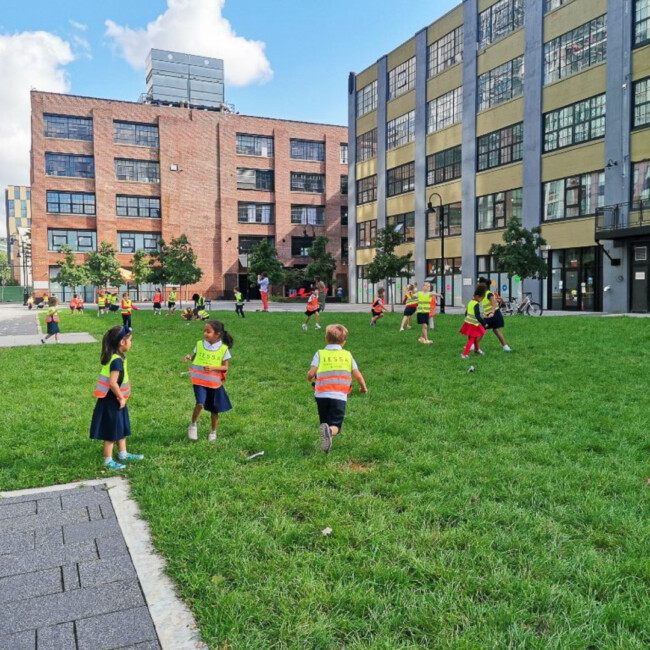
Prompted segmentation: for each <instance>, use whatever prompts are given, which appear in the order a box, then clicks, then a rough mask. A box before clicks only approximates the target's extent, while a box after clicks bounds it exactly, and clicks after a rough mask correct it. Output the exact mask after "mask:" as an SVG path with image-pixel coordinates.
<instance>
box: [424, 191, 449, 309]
mask: <svg viewBox="0 0 650 650" xmlns="http://www.w3.org/2000/svg"><path fill="white" fill-rule="evenodd" d="M434 196H436V197H438V201H439V202H440V205H439V206H438V230H439V231H440V259H441V262H440V268H441V269H442V285H441V286H442V295H443V299H442V304H441V305H440V313H441V314H444V313H445V302H446V295H447V292H446V289H445V216H444V212H443V209H442V197H441V196H440V194H438V192H431V194H429V199H428V201H427V217H428V216H429V215H431V214H435V213H436V208H434V207H433V203H432V201H431V199H432V198H433V197H434Z"/></svg>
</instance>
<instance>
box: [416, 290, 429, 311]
mask: <svg viewBox="0 0 650 650" xmlns="http://www.w3.org/2000/svg"><path fill="white" fill-rule="evenodd" d="M415 297H416V298H417V300H418V314H428V313H429V309H430V308H431V293H429V292H428V291H418V292H417V294H416V296H415Z"/></svg>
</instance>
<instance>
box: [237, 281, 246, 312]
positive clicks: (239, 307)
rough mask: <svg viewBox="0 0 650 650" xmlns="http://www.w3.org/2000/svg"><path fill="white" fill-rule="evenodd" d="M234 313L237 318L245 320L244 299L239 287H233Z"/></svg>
mask: <svg viewBox="0 0 650 650" xmlns="http://www.w3.org/2000/svg"><path fill="white" fill-rule="evenodd" d="M235 313H236V314H237V316H241V317H242V318H246V316H244V298H243V296H242V295H241V291H240V290H239V287H235Z"/></svg>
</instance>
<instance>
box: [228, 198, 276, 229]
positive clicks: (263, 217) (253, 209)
mask: <svg viewBox="0 0 650 650" xmlns="http://www.w3.org/2000/svg"><path fill="white" fill-rule="evenodd" d="M244 210H245V211H246V213H247V218H246V219H244V218H242V215H243V214H244ZM251 217H252V219H251ZM237 223H238V224H242V225H247V224H254V225H262V226H270V225H273V224H274V223H275V204H273V203H264V202H259V203H257V202H255V201H238V202H237Z"/></svg>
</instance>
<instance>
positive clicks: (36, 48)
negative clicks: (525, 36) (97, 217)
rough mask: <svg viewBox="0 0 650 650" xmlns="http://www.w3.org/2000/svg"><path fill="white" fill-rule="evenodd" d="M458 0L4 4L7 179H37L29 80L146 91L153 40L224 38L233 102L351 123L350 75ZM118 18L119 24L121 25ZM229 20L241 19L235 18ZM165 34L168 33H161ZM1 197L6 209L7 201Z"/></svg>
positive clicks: (0, 125) (1, 72) (246, 108)
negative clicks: (32, 173) (31, 172)
mask: <svg viewBox="0 0 650 650" xmlns="http://www.w3.org/2000/svg"><path fill="white" fill-rule="evenodd" d="M459 3H460V0H435V1H432V0H402V1H401V2H397V1H396V0H111V2H101V1H97V0H91V1H86V2H79V0H57V1H56V2H52V1H51V0H47V1H46V0H27V1H26V2H22V3H20V2H12V3H9V2H3V3H2V4H3V11H2V14H1V15H0V77H2V79H3V84H1V85H0V104H1V105H2V106H3V107H4V109H5V110H3V114H0V187H2V188H3V189H4V187H6V185H7V184H27V183H28V180H29V99H28V98H29V88H38V89H41V90H54V91H64V92H65V91H67V92H70V93H72V94H77V95H87V96H92V97H104V98H111V99H122V100H127V101H137V99H138V97H139V96H140V94H141V93H142V92H144V91H145V89H146V84H145V72H144V69H136V68H135V67H134V65H136V62H140V61H142V63H144V54H142V52H145V51H146V50H148V47H149V46H150V44H152V43H153V45H154V46H156V47H162V48H167V49H178V50H180V51H186V49H189V47H190V45H187V44H191V47H196V48H197V49H201V50H205V49H210V50H212V51H209V52H206V51H196V52H194V53H195V54H203V55H207V56H215V53H214V50H215V48H216V49H217V50H218V49H220V48H221V49H225V50H226V51H229V52H230V54H229V55H228V56H230V57H232V63H231V64H230V65H229V64H228V59H227V57H225V56H224V58H225V59H226V75H228V74H229V72H230V74H231V75H232V76H234V77H236V79H237V81H232V82H231V83H229V82H228V80H227V82H226V101H228V102H230V103H234V104H235V107H236V110H237V111H239V112H240V113H242V114H248V115H260V116H268V117H276V118H285V119H295V120H304V121H311V122H325V123H330V124H346V123H347V77H348V73H349V72H350V71H355V72H358V71H360V70H363V69H364V68H366V67H368V66H369V65H371V64H372V63H373V62H374V61H376V60H377V59H378V58H379V57H380V56H382V55H383V54H386V53H388V52H390V51H391V50H392V49H394V48H395V47H397V46H398V45H399V44H400V43H402V42H404V41H405V40H407V39H408V38H410V37H411V36H413V35H414V34H415V33H416V32H417V31H419V30H420V29H422V28H423V27H425V26H426V25H428V24H430V23H431V22H433V21H434V20H436V19H437V18H439V17H440V16H442V15H444V14H445V13H447V12H448V11H449V10H450V9H452V8H453V7H455V6H456V5H457V4H459ZM107 20H111V21H113V23H114V25H113V26H112V28H110V29H108V28H107V24H106V21H107ZM155 21H157V22H155ZM225 21H228V22H229V23H230V27H229V28H228V26H227V24H226V23H225ZM152 23H154V24H152ZM206 25H208V26H209V27H206ZM127 28H130V29H127ZM130 30H145V31H143V32H142V34H140V33H134V32H132V31H130ZM30 32H44V33H43V34H38V35H33V34H30ZM161 32H165V34H164V35H163V36H161ZM227 32H229V33H227ZM219 34H221V36H219ZM235 34H236V36H237V37H241V38H239V39H238V38H235ZM257 41H259V42H262V43H264V46H263V47H262V46H260V45H259V44H257V43H256V42H257ZM170 44H171V46H170ZM186 45H187V47H185V46H186ZM233 48H234V49H236V48H239V49H238V50H237V51H238V52H239V55H235V54H233V51H234V49H233ZM239 67H241V68H242V69H241V70H239V69H238V68H239ZM271 71H272V73H271ZM265 80H266V81H265ZM237 82H238V83H240V84H243V85H236V83H237ZM0 206H1V207H0V210H2V212H4V201H2V202H0ZM0 224H1V225H0V236H1V235H2V234H3V231H4V214H2V215H0Z"/></svg>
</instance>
